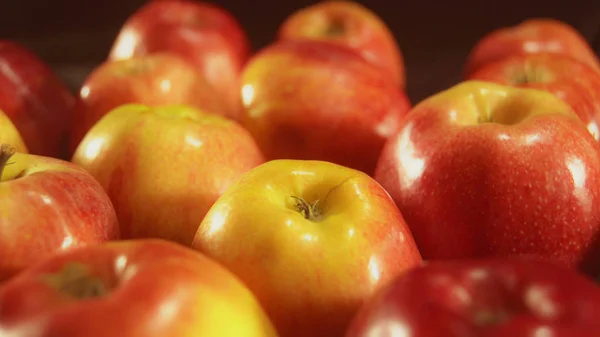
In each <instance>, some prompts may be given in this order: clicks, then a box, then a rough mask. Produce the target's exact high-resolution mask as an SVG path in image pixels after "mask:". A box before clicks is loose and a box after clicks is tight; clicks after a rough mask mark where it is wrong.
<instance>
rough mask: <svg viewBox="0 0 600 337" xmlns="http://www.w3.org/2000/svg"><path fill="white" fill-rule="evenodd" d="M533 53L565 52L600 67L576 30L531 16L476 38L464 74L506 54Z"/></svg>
mask: <svg viewBox="0 0 600 337" xmlns="http://www.w3.org/2000/svg"><path fill="white" fill-rule="evenodd" d="M533 53H552V54H564V55H568V56H571V57H573V58H575V59H577V60H579V61H581V62H583V63H586V64H588V65H589V66H591V67H592V68H594V69H595V70H596V71H598V70H599V69H600V61H598V57H597V56H596V54H595V53H594V51H593V50H592V48H591V47H590V46H589V44H588V42H587V41H586V39H585V38H584V37H583V36H582V35H581V34H580V33H579V32H578V31H577V30H575V29H574V28H573V27H571V26H570V25H569V24H567V23H565V22H561V21H559V20H554V19H547V18H533V19H528V20H525V21H523V22H521V23H520V24H518V25H515V26H510V27H502V28H499V29H496V30H494V31H492V32H491V33H489V34H487V35H485V36H484V37H483V38H482V39H481V40H480V41H478V42H477V44H476V45H475V47H473V49H472V50H471V52H470V54H469V57H468V60H467V62H466V65H465V71H466V76H467V77H468V76H469V75H471V74H472V73H473V72H474V71H476V70H478V69H479V68H481V67H482V66H484V65H486V64H488V63H491V62H493V61H497V60H500V59H503V58H505V57H507V56H514V55H523V54H533Z"/></svg>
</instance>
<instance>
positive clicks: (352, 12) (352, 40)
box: [278, 0, 406, 87]
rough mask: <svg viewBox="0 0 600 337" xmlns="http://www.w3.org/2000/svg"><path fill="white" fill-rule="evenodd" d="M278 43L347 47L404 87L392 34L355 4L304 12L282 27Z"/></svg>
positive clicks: (341, 0)
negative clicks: (297, 41)
mask: <svg viewBox="0 0 600 337" xmlns="http://www.w3.org/2000/svg"><path fill="white" fill-rule="evenodd" d="M278 38H279V39H310V40H313V39H315V40H323V41H330V42H333V43H339V44H342V45H345V46H348V47H350V48H352V49H354V50H356V51H357V52H358V53H360V54H361V55H362V56H363V57H364V58H365V59H367V60H368V61H369V62H371V63H373V64H374V65H376V66H377V67H379V68H381V70H383V71H384V72H385V73H386V74H387V75H388V76H390V77H391V78H392V79H393V81H394V82H396V83H397V84H398V85H399V86H401V87H404V86H405V84H406V76H405V73H404V58H403V55H402V51H401V50H400V47H399V46H398V43H397V42H396V40H395V38H394V35H393V33H392V32H391V31H390V29H389V28H388V27H387V25H386V24H385V22H383V20H382V19H381V18H380V17H378V16H377V14H375V13H374V12H373V11H371V10H370V9H368V8H367V7H365V6H363V5H361V4H360V3H358V2H355V1H347V0H329V1H322V2H319V3H316V4H313V5H311V6H308V7H305V8H302V9H300V10H298V11H296V12H295V13H293V14H292V15H290V16H289V17H288V18H287V19H286V20H285V21H284V22H283V24H282V25H281V26H280V28H279V31H278Z"/></svg>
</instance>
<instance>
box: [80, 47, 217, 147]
mask: <svg viewBox="0 0 600 337" xmlns="http://www.w3.org/2000/svg"><path fill="white" fill-rule="evenodd" d="M130 103H136V104H146V105H165V104H186V105H191V106H194V107H197V108H200V109H203V110H205V111H209V112H211V113H215V114H224V113H225V110H226V108H225V105H224V102H223V101H222V100H221V99H220V98H219V96H218V95H217V94H216V92H215V91H214V90H213V88H212V87H211V86H210V85H209V84H208V83H207V82H206V81H205V80H204V78H203V77H202V76H201V75H200V74H199V73H198V72H197V71H196V70H195V69H194V67H192V66H190V65H189V64H188V63H186V62H185V61H183V60H181V59H179V58H178V57H176V56H173V55H170V54H165V53H157V54H153V55H148V56H140V57H136V58H132V59H127V60H120V61H112V62H111V61H107V62H105V63H104V64H102V65H100V66H99V67H98V68H96V69H95V70H94V71H93V72H92V73H91V74H90V75H89V76H88V78H87V79H86V80H85V82H84V84H83V86H82V88H81V91H80V96H79V99H78V100H77V103H76V108H75V114H74V116H73V120H74V122H73V128H72V130H71V134H70V154H71V155H72V154H73V151H75V148H77V146H78V145H79V142H81V140H82V139H83V137H84V136H85V134H86V133H87V132H88V131H89V130H90V129H91V128H92V126H94V124H96V123H97V122H98V121H99V120H100V118H102V116H104V115H105V114H107V113H108V112H109V111H111V110H112V109H114V108H116V107H118V106H121V105H123V104H130Z"/></svg>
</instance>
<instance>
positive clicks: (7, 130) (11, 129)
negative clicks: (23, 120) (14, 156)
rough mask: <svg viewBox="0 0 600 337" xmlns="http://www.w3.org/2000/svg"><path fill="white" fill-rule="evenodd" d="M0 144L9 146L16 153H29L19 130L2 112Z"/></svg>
mask: <svg viewBox="0 0 600 337" xmlns="http://www.w3.org/2000/svg"><path fill="white" fill-rule="evenodd" d="M0 144H8V145H11V146H12V147H14V148H15V150H16V151H17V152H22V153H28V152H29V150H27V145H25V142H24V141H23V138H22V137H21V134H20V133H19V130H17V128H16V127H15V125H14V124H13V123H12V121H11V120H10V119H9V118H8V116H6V115H5V114H4V112H2V110H0Z"/></svg>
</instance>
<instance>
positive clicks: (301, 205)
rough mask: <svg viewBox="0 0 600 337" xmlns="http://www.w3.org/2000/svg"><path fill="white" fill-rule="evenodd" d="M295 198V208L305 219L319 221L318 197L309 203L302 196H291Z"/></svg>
mask: <svg viewBox="0 0 600 337" xmlns="http://www.w3.org/2000/svg"><path fill="white" fill-rule="evenodd" d="M292 198H294V199H295V200H296V210H297V211H298V212H299V213H300V214H302V216H303V217H304V218H305V219H308V220H311V221H319V220H321V217H322V214H321V208H320V207H318V203H319V199H317V200H316V201H315V202H313V203H310V202H308V201H306V200H304V199H302V198H299V197H296V196H292Z"/></svg>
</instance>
